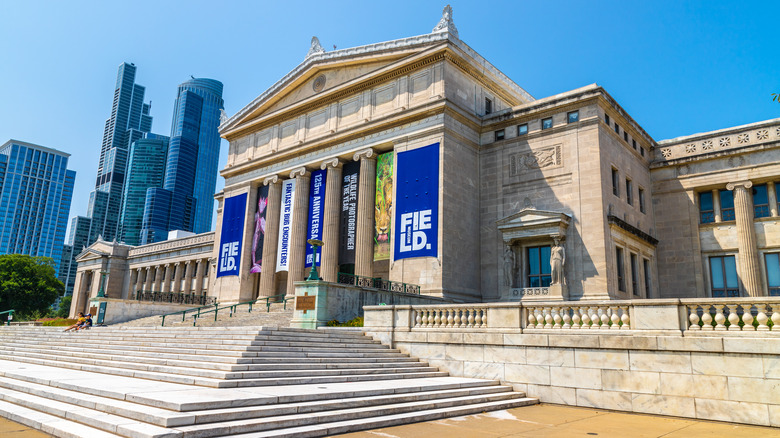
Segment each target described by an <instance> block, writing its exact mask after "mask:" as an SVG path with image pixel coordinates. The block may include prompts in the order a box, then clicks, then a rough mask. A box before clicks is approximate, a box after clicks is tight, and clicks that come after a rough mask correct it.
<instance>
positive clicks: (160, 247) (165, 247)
mask: <svg viewBox="0 0 780 438" xmlns="http://www.w3.org/2000/svg"><path fill="white" fill-rule="evenodd" d="M204 243H212V244H213V243H214V232H213V231H212V232H210V233H203V234H198V235H196V236H192V237H189V238H186V239H182V240H175V241H172V242H170V241H169V242H161V243H156V244H150V245H144V246H139V247H136V248H134V249H131V250H130V251H129V253H128V256H130V257H133V256H139V255H143V254H148V253H152V252H167V251H170V250H173V249H179V248H184V247H187V246H194V245H201V244H204Z"/></svg>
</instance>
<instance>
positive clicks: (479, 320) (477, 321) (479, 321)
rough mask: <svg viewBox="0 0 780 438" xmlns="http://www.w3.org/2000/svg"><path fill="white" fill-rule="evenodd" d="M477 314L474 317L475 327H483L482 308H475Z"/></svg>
mask: <svg viewBox="0 0 780 438" xmlns="http://www.w3.org/2000/svg"><path fill="white" fill-rule="evenodd" d="M474 313H476V316H475V317H474V328H480V327H482V309H474Z"/></svg>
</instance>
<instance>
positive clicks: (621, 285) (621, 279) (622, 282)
mask: <svg viewBox="0 0 780 438" xmlns="http://www.w3.org/2000/svg"><path fill="white" fill-rule="evenodd" d="M615 257H616V258H617V280H618V290H619V291H623V292H625V291H626V279H625V271H624V266H623V248H620V247H616V248H615Z"/></svg>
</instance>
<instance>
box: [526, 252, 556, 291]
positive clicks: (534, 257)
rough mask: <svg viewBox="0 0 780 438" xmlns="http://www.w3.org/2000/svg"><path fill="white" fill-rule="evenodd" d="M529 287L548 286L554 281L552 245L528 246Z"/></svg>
mask: <svg viewBox="0 0 780 438" xmlns="http://www.w3.org/2000/svg"><path fill="white" fill-rule="evenodd" d="M527 254H528V266H527V268H528V287H547V286H549V285H550V283H551V282H552V274H551V272H550V271H551V269H550V247H549V246H534V247H531V248H528V250H527Z"/></svg>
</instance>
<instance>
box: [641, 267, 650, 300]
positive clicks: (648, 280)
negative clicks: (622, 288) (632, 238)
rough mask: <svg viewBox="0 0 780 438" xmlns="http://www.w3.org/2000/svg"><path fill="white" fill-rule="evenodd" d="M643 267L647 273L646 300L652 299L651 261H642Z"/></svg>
mask: <svg viewBox="0 0 780 438" xmlns="http://www.w3.org/2000/svg"><path fill="white" fill-rule="evenodd" d="M642 267H643V268H644V271H645V298H650V296H651V295H650V290H651V284H652V283H651V282H650V260H647V259H642Z"/></svg>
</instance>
